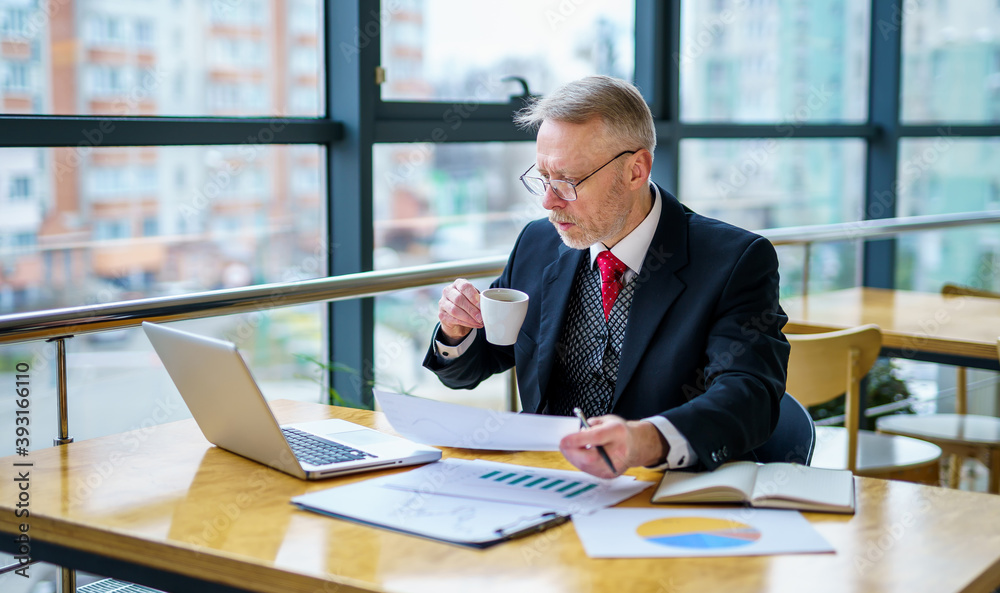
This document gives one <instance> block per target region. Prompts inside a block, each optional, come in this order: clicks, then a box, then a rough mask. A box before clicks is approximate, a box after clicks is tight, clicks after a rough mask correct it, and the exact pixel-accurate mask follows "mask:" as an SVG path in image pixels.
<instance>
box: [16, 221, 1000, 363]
mask: <svg viewBox="0 0 1000 593" xmlns="http://www.w3.org/2000/svg"><path fill="white" fill-rule="evenodd" d="M991 223H1000V210H990V211H984V212H975V213H964V214H937V215H930V216H912V217H906V218H889V219H882V220H867V221H860V222H846V223H838V224H828V225H815V226H805V227H790V228H780V229H767V230H763V231H758V233H759V234H760V235H761V236H763V237H766V238H767V239H768V240H770V241H771V242H772V243H773V244H774V245H809V244H811V243H817V242H828V241H852V240H859V239H876V238H881V237H889V236H894V235H897V234H899V233H903V232H912V231H925V230H936V229H941V228H951V227H957V226H968V225H979V224H991ZM505 263H506V256H496V257H489V258H482V259H473V260H463V261H458V262H446V263H438V264H429V265H423V266H414V267H410V268H403V269H395V270H386V271H378V272H361V273H357V274H345V275H342V276H336V277H333V278H318V279H314V280H302V281H298V282H285V283H275V284H263V285H257V286H247V287H243V288H233V289H224V290H215V291H207V292H198V293H193V294H187V295H175V296H161V297H151V298H145V299H136V300H131V301H120V302H113V303H105V304H100V305H88V306H80V307H68V308H63V309H49V310H45V311H31V312H26V313H15V314H12V315H3V316H0V344H6V343H12V342H23V341H28V340H38V339H52V338H56V337H60V336H69V335H76V334H84V333H93V332H101V331H106V330H111V329H122V328H126V327H133V326H137V325H140V324H141V323H142V322H143V321H154V322H167V321H177V320H180V319H197V318H202V317H213V316H216V315H229V314H233V313H243V312H248V311H261V310H266V309H273V308H277V307H285V306H291V305H299V304H303V303H313V302H320V301H338V300H345V299H352V298H363V297H369V296H375V295H379V294H383V293H387V292H394V291H397V290H404V289H408V288H417V287H421V286H427V285H431V284H440V283H447V282H451V281H452V280H453V279H455V278H458V277H466V278H482V277H487V276H495V275H497V274H499V273H500V272H501V271H502V270H503V266H504V264H505Z"/></svg>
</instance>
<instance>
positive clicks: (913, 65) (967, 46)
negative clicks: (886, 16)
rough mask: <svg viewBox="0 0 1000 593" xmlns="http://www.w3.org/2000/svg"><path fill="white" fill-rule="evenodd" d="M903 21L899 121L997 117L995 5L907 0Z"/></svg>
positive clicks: (974, 0) (972, 0)
mask: <svg viewBox="0 0 1000 593" xmlns="http://www.w3.org/2000/svg"><path fill="white" fill-rule="evenodd" d="M902 21H903V48H902V51H903V58H902V65H901V66H902V87H901V89H900V96H899V98H900V105H901V106H900V108H901V117H902V120H903V121H904V122H906V123H919V122H936V121H949V122H954V123H991V122H998V121H1000V3H997V2H995V1H994V0H938V1H937V2H909V3H907V4H906V10H905V11H903V16H902Z"/></svg>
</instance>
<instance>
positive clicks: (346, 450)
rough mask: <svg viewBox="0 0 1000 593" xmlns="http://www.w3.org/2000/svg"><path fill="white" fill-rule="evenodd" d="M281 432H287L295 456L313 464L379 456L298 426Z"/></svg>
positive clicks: (286, 436) (326, 463) (286, 435)
mask: <svg viewBox="0 0 1000 593" xmlns="http://www.w3.org/2000/svg"><path fill="white" fill-rule="evenodd" d="M281 432H283V433H285V438H286V439H287V440H288V444H289V445H291V446H292V452H293V453H295V457H296V458H297V459H298V460H299V461H304V462H306V463H311V464H313V465H328V464H331V463H344V462H345V461H356V460H358V459H364V458H366V457H371V458H373V459H375V458H377V457H378V456H377V455H372V454H371V453H366V452H365V451H362V450H360V449H355V448H354V447H348V446H347V445H342V444H340V443H336V442H334V441H328V440H326V439H322V438H320V437H318V436H316V435H312V434H309V433H308V432H304V431H301V430H299V429H297V428H282V429H281Z"/></svg>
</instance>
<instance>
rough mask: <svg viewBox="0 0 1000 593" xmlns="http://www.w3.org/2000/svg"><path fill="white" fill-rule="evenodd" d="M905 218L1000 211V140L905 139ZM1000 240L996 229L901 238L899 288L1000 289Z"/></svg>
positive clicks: (902, 204) (974, 228)
mask: <svg viewBox="0 0 1000 593" xmlns="http://www.w3.org/2000/svg"><path fill="white" fill-rule="evenodd" d="M899 160H900V163H899V174H900V177H899V185H898V188H899V194H898V200H899V213H900V215H903V216H920V215H926V214H950V213H956V212H977V211H981V210H986V209H990V208H996V201H995V200H996V191H997V189H996V188H997V187H1000V140H998V139H989V140H982V139H972V138H956V137H952V136H948V135H940V136H938V137H936V138H921V139H904V140H903V141H902V142H901V143H900V150H899ZM998 263H1000V236H998V235H997V232H996V229H995V228H994V227H992V226H981V227H979V226H972V227H965V228H960V229H955V230H940V231H929V232H923V233H911V234H906V235H903V236H901V237H900V238H899V248H898V255H897V267H896V286H897V287H898V288H906V289H910V290H918V291H923V292H937V291H939V290H940V289H941V286H942V285H944V284H945V283H946V282H953V283H957V284H965V285H969V286H977V287H981V288H985V289H993V290H998V289H1000V274H998V273H997V270H998V268H997V264H998Z"/></svg>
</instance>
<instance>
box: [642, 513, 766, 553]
mask: <svg viewBox="0 0 1000 593" xmlns="http://www.w3.org/2000/svg"><path fill="white" fill-rule="evenodd" d="M635 531H636V534H638V535H639V537H641V538H642V539H644V540H646V541H648V542H649V543H653V544H658V545H661V546H671V547H675V548H688V549H698V550H702V549H706V548H736V547H740V546H746V545H749V544H752V543H754V542H755V541H757V540H759V539H760V531H758V530H757V529H756V528H755V527H752V526H750V525H747V524H746V523H740V522H739V521H732V520H730V519H717V518H711V517H670V518H665V519H654V520H653V521H647V522H645V523H642V524H640V525H639V526H638V527H637V528H636V530H635Z"/></svg>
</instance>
